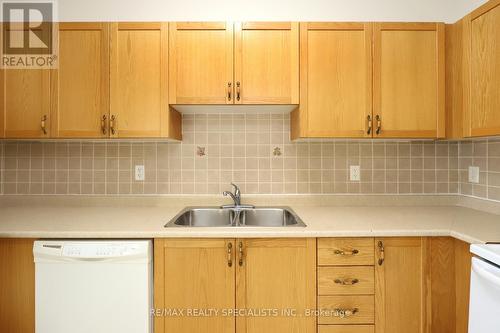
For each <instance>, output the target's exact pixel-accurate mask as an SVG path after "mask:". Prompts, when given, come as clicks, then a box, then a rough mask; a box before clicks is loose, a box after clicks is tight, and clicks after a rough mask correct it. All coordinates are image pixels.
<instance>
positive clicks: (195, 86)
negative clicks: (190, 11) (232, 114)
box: [169, 22, 233, 104]
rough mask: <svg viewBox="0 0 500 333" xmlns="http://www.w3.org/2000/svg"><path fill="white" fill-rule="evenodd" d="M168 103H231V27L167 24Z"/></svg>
mask: <svg viewBox="0 0 500 333" xmlns="http://www.w3.org/2000/svg"><path fill="white" fill-rule="evenodd" d="M169 30H170V33H169V36H170V49H169V50H170V52H169V55H170V67H169V68H170V72H169V82H170V84H169V89H170V90H169V98H170V103H171V104H226V103H228V104H232V103H233V98H232V93H233V87H232V85H233V25H232V24H228V23H225V22H212V23H208V22H207V23H201V22H199V23H196V22H191V23H189V22H186V23H180V22H179V23H170V27H169Z"/></svg>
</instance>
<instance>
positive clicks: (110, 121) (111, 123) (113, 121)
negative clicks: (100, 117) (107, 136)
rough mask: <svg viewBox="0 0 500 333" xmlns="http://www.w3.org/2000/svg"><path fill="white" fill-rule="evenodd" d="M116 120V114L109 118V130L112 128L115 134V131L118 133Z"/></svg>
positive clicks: (111, 130) (112, 132)
mask: <svg viewBox="0 0 500 333" xmlns="http://www.w3.org/2000/svg"><path fill="white" fill-rule="evenodd" d="M115 120H116V117H115V115H112V116H111V118H109V130H110V132H111V134H112V135H115V133H116V130H115Z"/></svg>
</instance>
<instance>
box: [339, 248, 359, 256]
mask: <svg viewBox="0 0 500 333" xmlns="http://www.w3.org/2000/svg"><path fill="white" fill-rule="evenodd" d="M333 253H335V254H336V255H338V256H354V255H356V254H358V253H359V251H358V250H356V249H354V250H351V251H344V250H335V251H334V252H333Z"/></svg>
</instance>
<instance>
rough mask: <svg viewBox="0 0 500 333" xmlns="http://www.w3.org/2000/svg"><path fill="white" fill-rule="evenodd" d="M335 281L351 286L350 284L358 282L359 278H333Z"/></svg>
mask: <svg viewBox="0 0 500 333" xmlns="http://www.w3.org/2000/svg"><path fill="white" fill-rule="evenodd" d="M333 282H335V283H336V284H341V285H343V286H352V285H355V284H357V283H359V280H358V279H343V280H341V279H335V281H333Z"/></svg>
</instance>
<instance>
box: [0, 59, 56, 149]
mask: <svg viewBox="0 0 500 333" xmlns="http://www.w3.org/2000/svg"><path fill="white" fill-rule="evenodd" d="M1 73H2V75H3V82H4V99H3V100H2V103H1V108H2V111H3V112H0V114H1V113H3V123H4V124H3V126H4V129H5V130H4V137H5V138H19V139H41V138H48V137H50V125H51V117H50V71H49V70H46V69H6V70H3V71H2V72H1ZM0 123H1V122H0Z"/></svg>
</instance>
